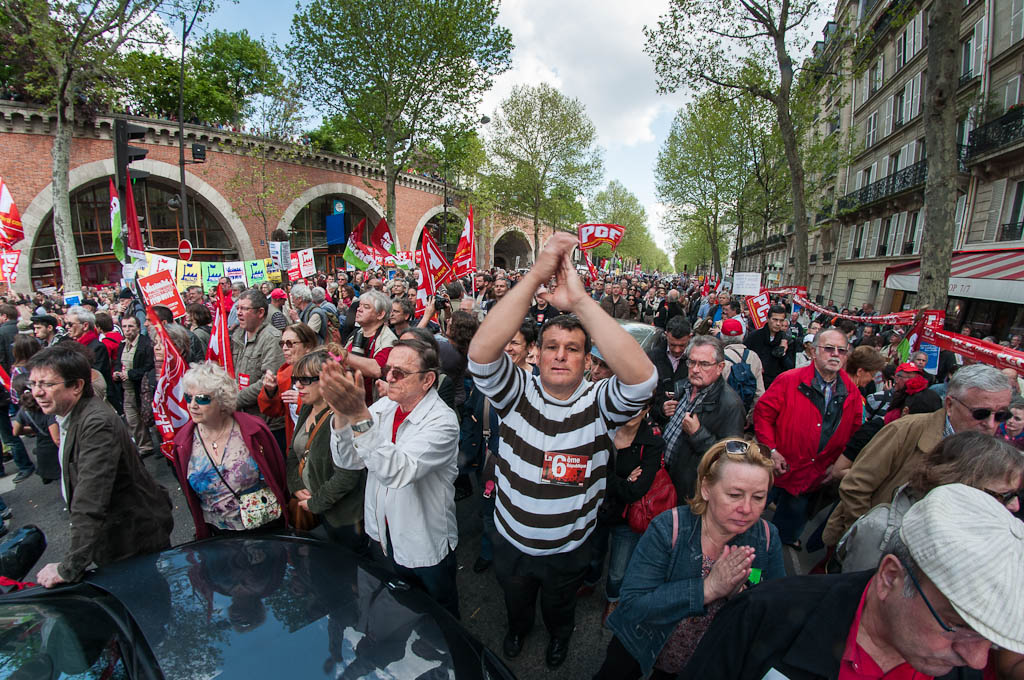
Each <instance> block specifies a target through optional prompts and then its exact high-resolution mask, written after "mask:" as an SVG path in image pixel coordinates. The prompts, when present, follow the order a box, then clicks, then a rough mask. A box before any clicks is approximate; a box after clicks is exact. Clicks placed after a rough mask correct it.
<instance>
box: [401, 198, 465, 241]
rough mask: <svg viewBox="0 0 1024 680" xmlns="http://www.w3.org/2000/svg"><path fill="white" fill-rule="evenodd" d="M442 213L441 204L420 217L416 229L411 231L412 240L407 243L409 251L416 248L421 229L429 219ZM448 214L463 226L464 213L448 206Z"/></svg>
mask: <svg viewBox="0 0 1024 680" xmlns="http://www.w3.org/2000/svg"><path fill="white" fill-rule="evenodd" d="M443 212H444V205H443V204H442V205H435V206H434V207H432V208H430V209H428V210H427V212H425V213H423V216H422V217H420V221H419V222H417V223H416V228H415V229H413V230H412V239H411V240H410V241H409V249H410V250H414V249H415V248H416V244H417V243H419V242H420V235H421V234H422V233H423V229H424V228H425V227H426V226H427V222H429V221H430V218H431V217H433V216H434V215H439V214H441V213H443ZM448 212H450V213H451V214H453V215H455V216H456V217H458V218H459V220H460V221H461V222H462V224H463V226H465V224H466V213H464V212H462V210H460V209H459V208H456V207H455V206H453V205H450V206H448Z"/></svg>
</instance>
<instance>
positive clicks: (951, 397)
mask: <svg viewBox="0 0 1024 680" xmlns="http://www.w3.org/2000/svg"><path fill="white" fill-rule="evenodd" d="M1012 394H1013V393H1012V392H1011V390H1010V383H1009V381H1007V379H1006V376H1005V375H1003V374H1002V373H1000V372H999V370H998V369H996V368H993V367H992V366H986V365H985V364H973V365H971V366H964V367H963V368H961V369H960V370H959V371H957V372H956V373H954V374H953V377H952V378H950V379H949V387H948V389H947V391H946V398H945V401H944V408H942V409H940V410H938V411H935V412H934V413H921V414H917V415H909V416H903V417H902V418H900V419H898V420H894V421H893V422H891V423H889V424H888V425H886V426H885V427H883V428H882V429H881V430H879V432H878V434H876V435H875V436H874V437H872V438H871V441H870V442H868V444H867V446H865V447H864V448H863V449H862V450H861V452H860V454H858V456H857V459H856V460H855V461H854V462H853V466H852V467H851V468H850V471H849V472H848V473H847V474H846V476H845V477H843V481H842V482H841V483H840V484H839V505H838V506H836V509H835V510H833V511H832V515H831V516H830V517H829V519H828V524H827V525H826V527H825V531H824V533H823V535H822V538H823V539H824V541H825V545H830V546H831V545H835V544H836V543H837V542H838V541H839V539H840V538H841V537H842V535H843V534H844V533H846V530H847V529H849V528H850V525H851V524H853V523H854V522H855V521H856V520H857V518H858V517H860V516H861V515H863V514H864V513H866V512H867V511H868V510H870V509H871V508H873V507H874V506H876V505H878V504H879V503H888V502H889V501H891V500H892V496H893V492H894V491H896V489H897V488H898V487H900V486H902V485H903V484H905V483H906V482H907V481H908V480H909V479H910V475H911V473H912V472H913V470H914V469H915V468H916V467H917V465H918V464H919V462H920V461H921V460H922V459H923V458H924V455H925V454H926V453H927V452H929V451H931V450H932V449H933V448H934V447H935V445H936V444H938V443H939V442H940V441H941V440H942V439H944V438H945V437H948V436H950V435H951V434H954V433H956V432H966V431H968V430H977V431H979V432H984V433H985V434H995V431H996V428H997V427H998V426H999V424H1000V423H1004V422H1006V421H1007V420H1008V419H1009V418H1010V416H1011V415H1012V414H1011V413H1010V399H1011V396H1012Z"/></svg>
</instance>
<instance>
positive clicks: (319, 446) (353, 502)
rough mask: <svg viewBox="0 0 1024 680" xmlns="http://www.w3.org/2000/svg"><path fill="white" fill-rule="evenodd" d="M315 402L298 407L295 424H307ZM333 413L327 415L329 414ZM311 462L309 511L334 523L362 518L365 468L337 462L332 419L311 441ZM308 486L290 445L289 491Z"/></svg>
mask: <svg viewBox="0 0 1024 680" xmlns="http://www.w3.org/2000/svg"><path fill="white" fill-rule="evenodd" d="M312 410H313V407H312V406H308V405H307V406H303V407H302V410H301V411H299V422H298V423H297V424H296V425H295V431H296V432H298V431H299V430H300V429H301V428H303V427H305V423H306V419H307V418H309V416H310V412H311V411H312ZM329 417H330V416H328V418H329ZM308 447H309V455H308V457H307V459H306V465H307V466H308V474H309V485H310V489H309V491H310V493H312V494H313V496H312V498H310V499H309V510H310V512H312V513H314V514H316V515H320V516H322V517H323V519H324V521H326V522H327V523H328V524H330V525H331V526H333V527H341V526H350V525H352V524H356V523H358V522H360V521H362V519H363V492H364V491H365V489H366V468H363V469H362V470H343V469H342V468H340V467H337V466H335V464H334V458H333V456H332V455H331V423H330V420H327V421H325V422H324V424H323V425H322V426H321V427H320V429H319V430H318V431H317V433H316V436H315V437H314V438H313V439H312V441H310V442H309V444H308ZM304 488H306V485H305V484H303V483H302V478H301V477H300V476H299V456H298V455H296V453H295V450H294V447H291V446H289V447H288V491H289V493H291V494H293V495H294V494H295V492H296V491H299V490H300V489H304Z"/></svg>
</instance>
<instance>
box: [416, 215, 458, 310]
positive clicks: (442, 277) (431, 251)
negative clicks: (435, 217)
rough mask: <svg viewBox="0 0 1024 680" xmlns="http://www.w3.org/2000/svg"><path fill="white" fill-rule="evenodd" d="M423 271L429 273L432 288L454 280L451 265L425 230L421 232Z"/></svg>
mask: <svg viewBox="0 0 1024 680" xmlns="http://www.w3.org/2000/svg"><path fill="white" fill-rule="evenodd" d="M423 269H426V270H427V271H428V272H429V273H430V275H431V278H432V279H433V287H434V288H436V287H437V286H440V285H441V284H442V283H448V282H449V281H451V280H452V279H454V278H455V273H454V272H453V271H452V266H451V264H449V263H448V260H446V259H445V257H444V253H442V252H441V248H440V247H439V246H438V245H437V241H435V240H434V237H433V236H431V235H430V233H429V232H428V231H427V230H426V229H424V230H423ZM431 294H433V292H431Z"/></svg>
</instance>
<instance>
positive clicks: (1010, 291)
mask: <svg viewBox="0 0 1024 680" xmlns="http://www.w3.org/2000/svg"><path fill="white" fill-rule="evenodd" d="M920 277H921V261H920V260H917V261H914V262H908V263H906V264H901V265H897V266H895V267H888V268H886V270H885V287H886V288H890V289H893V290H905V291H910V292H914V293H916V292H917V286H918V281H919V279H920ZM949 295H950V296H951V297H968V298H976V299H980V300H996V301H999V302H1010V303H1013V304H1024V248H1009V249H1005V248H1004V249H999V250H960V251H956V252H954V253H953V262H952V266H951V267H950V271H949Z"/></svg>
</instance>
